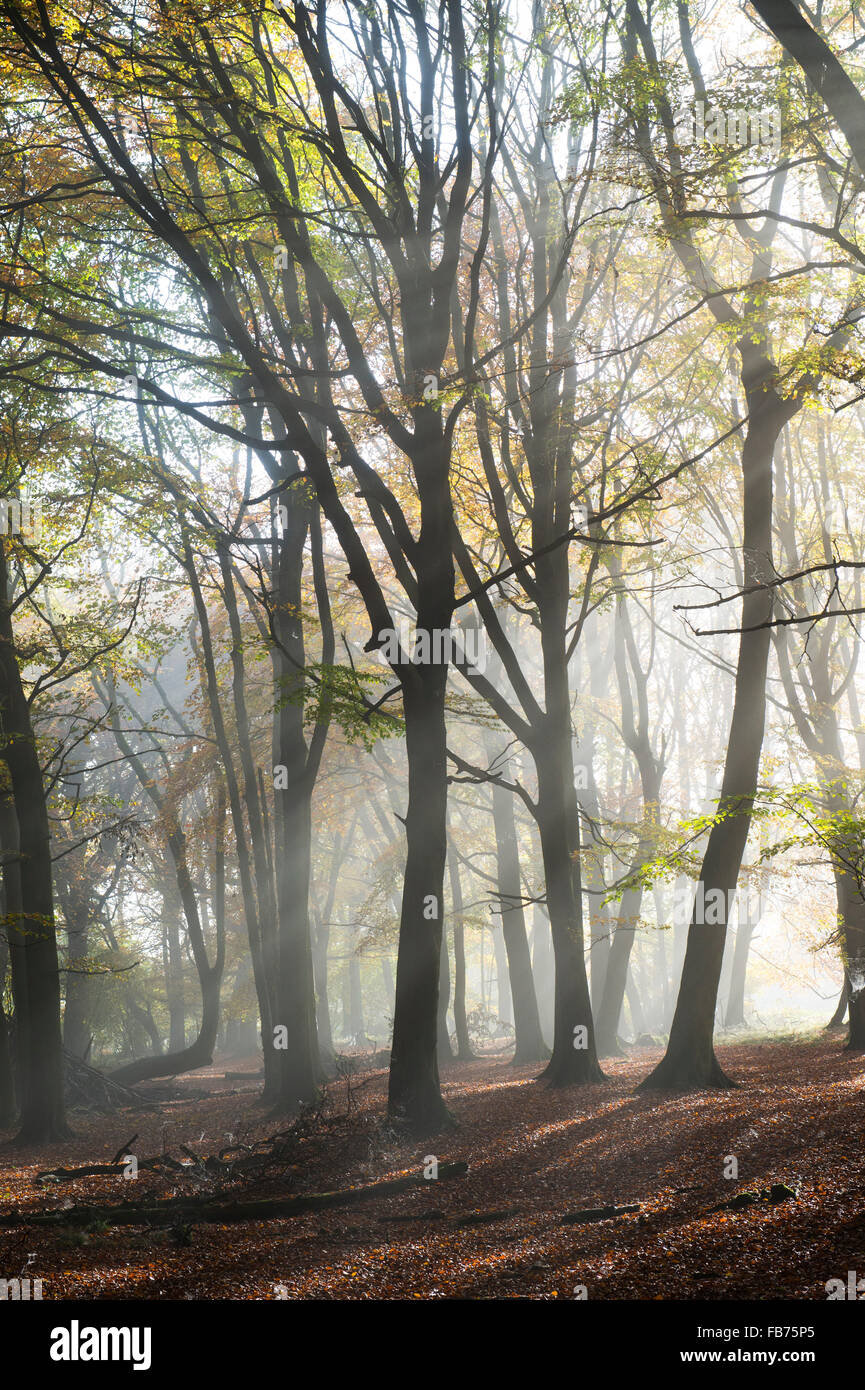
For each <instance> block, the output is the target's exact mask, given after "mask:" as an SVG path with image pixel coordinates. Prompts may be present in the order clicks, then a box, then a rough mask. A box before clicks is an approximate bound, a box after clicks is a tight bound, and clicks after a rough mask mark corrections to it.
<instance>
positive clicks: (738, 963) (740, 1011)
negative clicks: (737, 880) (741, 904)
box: [724, 912, 759, 1028]
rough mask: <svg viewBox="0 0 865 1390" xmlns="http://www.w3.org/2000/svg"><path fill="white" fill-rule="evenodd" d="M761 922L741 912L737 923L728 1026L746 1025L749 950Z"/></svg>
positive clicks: (727, 1018)
mask: <svg viewBox="0 0 865 1390" xmlns="http://www.w3.org/2000/svg"><path fill="white" fill-rule="evenodd" d="M758 925H759V923H758V922H757V921H756V920H752V918H751V916H750V914H748V915H745V916H744V917H743V915H742V913H741V912H740V914H739V921H738V922H737V923H736V945H735V947H734V950H733V967H732V970H731V971H730V993H729V994H728V996H727V1012H726V1015H725V1019H724V1022H725V1025H726V1027H727V1028H744V1026H745V979H746V976H747V973H748V952H749V950H750V948H751V939H752V937H753V935H754V932H755V931H756V930H757V927H758Z"/></svg>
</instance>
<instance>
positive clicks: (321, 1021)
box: [312, 916, 334, 1064]
mask: <svg viewBox="0 0 865 1390" xmlns="http://www.w3.org/2000/svg"><path fill="white" fill-rule="evenodd" d="M315 926H316V931H315V951H314V953H313V962H312V964H313V974H314V978H315V1019H316V1031H317V1033H318V1046H319V1050H320V1053H321V1059H322V1062H323V1063H324V1064H329V1063H331V1062H332V1061H333V1058H334V1049H333V1034H332V1032H331V1027H330V1000H329V997H328V981H327V948H328V945H329V944H330V925H329V923H327V922H324V921H322V920H321V918H320V917H318V916H316V922H315Z"/></svg>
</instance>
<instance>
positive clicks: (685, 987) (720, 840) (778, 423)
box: [640, 348, 796, 1090]
mask: <svg viewBox="0 0 865 1390" xmlns="http://www.w3.org/2000/svg"><path fill="white" fill-rule="evenodd" d="M743 361H744V362H745V364H746V365H745V367H744V369H743V381H744V383H745V394H746V399H747V404H748V412H749V424H748V433H747V436H746V439H745V442H744V446H743V449H742V473H743V482H744V507H743V517H744V526H743V556H744V567H743V570H744V588H745V590H746V592H745V596H744V598H743V600H742V631H741V636H740V640H739V659H738V664H737V668H736V684H735V695H734V701H733V714H732V718H731V721H730V733H729V738H728V742H727V755H726V760H725V763H724V775H723V780H722V783H721V794H720V800H719V808H718V809H719V812H720V813H721V815H720V817H719V818H718V819H717V820H716V821H715V823H714V825H713V826H712V829H711V831H710V832H709V839H708V844H707V846H706V851H705V855H704V858H703V865H702V870H701V875H700V877H701V880H702V883H703V886H704V891H705V894H706V895H708V893H709V892H710V890H713V889H714V890H720V892H721V895H722V899H723V903H724V905H725V907H724V910H723V913H722V916H723V920H722V921H721V923H720V924H718V925H710V924H705V923H703V922H700V921H698V920H697V917H696V912H692V916H691V925H690V928H689V931H688V944H687V948H686V951H685V962H684V965H683V967H682V980H681V985H680V988H679V996H678V1000H677V1003H676V1011H675V1014H674V1016H673V1026H672V1028H671V1030H670V1040H669V1043H668V1046H667V1051H666V1054H665V1056H664V1058H663V1059H662V1061H661V1062H660V1063H659V1064H658V1066H657V1067H656V1068H655V1069H654V1071H653V1072H652V1073H651V1074H650V1075H649V1076H648V1077H647V1078H646V1080H645V1081H644V1082H643V1083H642V1086H641V1088H640V1089H664V1088H672V1089H682V1090H689V1089H693V1088H698V1087H705V1086H709V1087H726V1086H730V1085H732V1084H733V1083H732V1082H731V1081H730V1080H729V1078H728V1077H727V1076H725V1074H724V1072H723V1071H722V1069H721V1066H720V1064H719V1063H718V1060H717V1058H716V1056H715V1050H714V1045H713V1037H714V1023H715V1006H716V1003H717V998H718V986H719V983H720V979H721V966H722V963H723V957H724V943H725V940H726V935H727V925H726V904H727V903H728V902H729V901H730V893H731V892H732V891H733V890H734V889H735V887H736V882H737V879H738V876H739V868H740V866H741V863H742V855H743V853H744V849H745V844H746V841H747V838H748V830H749V828H750V824H751V807H752V804H753V798H754V795H755V793H756V790H757V777H758V773H759V767H760V753H761V750H762V745H763V727H764V722H765V716H766V673H767V667H768V659H769V639H770V629H769V627H768V626H767V624H768V623H769V621H770V619H771V616H772V607H773V591H772V590H766V589H762V588H761V587H760V586H761V584H763V583H765V582H766V581H767V580H769V579H770V578H771V577H772V576H773V574H774V568H773V564H772V459H773V454H774V450H775V445H776V443H777V440H778V436H779V434H780V432H781V429H782V428H783V426H784V424H785V422H786V421H787V420H788V419H789V418H790V416H791V415H792V414H793V413H795V408H796V407H795V406H794V405H791V404H790V403H788V402H784V401H782V400H781V399H780V398H779V397H778V396H777V395H776V394H775V392H774V390H772V389H771V388H769V389H763V383H764V382H765V381H766V379H767V376H768V373H767V372H766V371H765V359H761V361H760V362H759V363H758V364H757V368H758V370H757V371H756V372H754V371H752V370H749V363H750V356H749V353H748V350H747V348H746V349H745V350H744V352H743ZM755 377H756V380H755ZM752 383H753V384H752ZM749 591H750V592H749ZM696 901H697V900H696V899H695V903H696Z"/></svg>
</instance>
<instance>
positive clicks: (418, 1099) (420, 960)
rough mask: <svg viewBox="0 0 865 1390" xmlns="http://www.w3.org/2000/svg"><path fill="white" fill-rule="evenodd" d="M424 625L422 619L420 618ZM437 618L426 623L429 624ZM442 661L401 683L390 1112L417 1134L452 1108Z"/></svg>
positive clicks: (431, 1129)
mask: <svg viewBox="0 0 865 1390" xmlns="http://www.w3.org/2000/svg"><path fill="white" fill-rule="evenodd" d="M419 626H420V622H419ZM432 626H434V625H433V624H430V625H429V626H427V625H423V627H424V630H426V631H429V630H430V628H431V627H432ZM446 679H447V670H446V668H445V667H444V666H435V665H431V666H428V667H421V666H417V667H416V668H415V669H414V672H413V673H412V675H411V676H410V677H409V679H407V680H406V681H405V682H404V684H403V701H404V709H405V732H406V750H407V754H408V810H407V812H406V841H407V845H406V865H405V878H404V882H403V896H402V910H401V915H400V934H399V956H398V959H397V970H396V997H395V1000H394V1029H393V1048H392V1050H391V1063H390V1086H389V1092H388V1113H389V1115H390V1117H391V1119H392V1120H397V1121H399V1122H405V1123H407V1124H408V1125H409V1126H410V1128H411V1129H412V1130H414V1131H415V1132H416V1133H418V1134H425V1133H432V1132H435V1131H436V1130H437V1129H440V1128H441V1126H442V1125H443V1124H445V1123H447V1121H448V1119H449V1116H448V1112H447V1108H446V1106H445V1104H444V1101H443V1100H442V1097H441V1091H440V1088H439V1072H438V1062H437V1059H436V1041H437V1036H438V982H439V956H440V953H441V932H442V912H443V898H444V893H443V888H444V867H445V857H446V853H447V839H446V816H447V781H446V771H447V751H446V735H445V719H444V690H445V682H446Z"/></svg>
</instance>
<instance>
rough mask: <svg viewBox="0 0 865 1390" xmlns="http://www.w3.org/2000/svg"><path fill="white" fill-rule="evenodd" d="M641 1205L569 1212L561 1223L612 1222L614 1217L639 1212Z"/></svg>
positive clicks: (587, 1208)
mask: <svg viewBox="0 0 865 1390" xmlns="http://www.w3.org/2000/svg"><path fill="white" fill-rule="evenodd" d="M639 1210H640V1203H639V1202H634V1203H633V1204H632V1205H631V1206H627V1207H585V1208H584V1209H583V1210H582V1211H569V1212H568V1213H567V1215H566V1216H563V1217H562V1219H561V1221H560V1222H559V1225H560V1226H574V1225H582V1223H583V1222H584V1221H610V1220H611V1219H612V1218H613V1217H614V1216H624V1215H625V1213H626V1212H631V1211H639Z"/></svg>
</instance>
